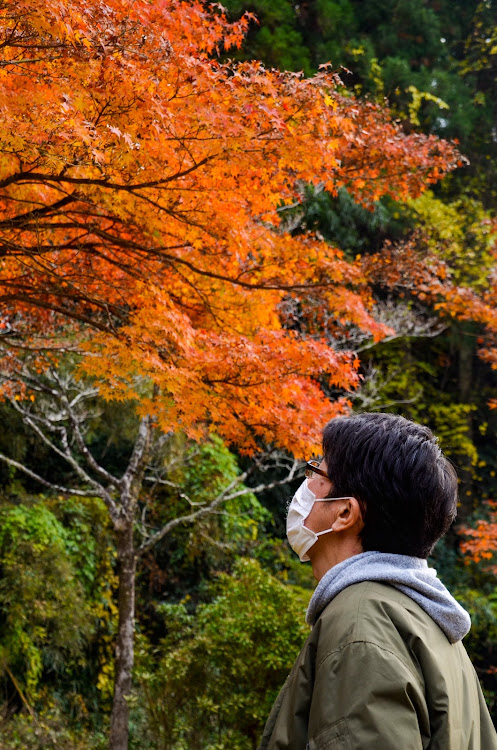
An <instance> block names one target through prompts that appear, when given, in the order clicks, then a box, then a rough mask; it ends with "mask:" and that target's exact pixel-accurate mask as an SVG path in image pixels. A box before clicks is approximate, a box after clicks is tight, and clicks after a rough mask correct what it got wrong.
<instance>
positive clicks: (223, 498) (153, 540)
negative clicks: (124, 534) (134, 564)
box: [137, 460, 302, 556]
mask: <svg viewBox="0 0 497 750" xmlns="http://www.w3.org/2000/svg"><path fill="white" fill-rule="evenodd" d="M301 466H302V463H301V462H300V461H296V460H293V462H292V467H291V469H290V471H289V473H288V475H287V476H286V477H284V478H283V479H280V480H276V481H274V482H268V483H265V484H264V483H261V484H258V485H257V486H256V487H243V488H242V489H240V490H236V491H235V492H232V490H233V489H234V488H235V487H237V486H238V485H240V484H242V483H243V482H244V481H245V479H246V478H247V477H248V476H249V474H250V473H252V471H253V468H252V469H248V470H247V471H244V472H243V473H242V474H240V475H239V476H237V477H235V478H234V479H233V480H232V481H231V482H230V483H229V484H228V485H227V487H225V488H224V490H223V491H222V492H220V493H219V495H218V496H217V497H216V498H215V499H214V500H213V501H212V502H211V503H209V504H208V505H203V506H202V507H201V508H199V509H198V510H195V511H193V512H192V513H188V514H186V515H183V516H178V517H177V518H172V519H171V520H170V521H168V522H167V523H166V524H165V525H164V526H163V527H162V528H161V529H159V530H158V531H156V532H155V534H152V536H150V537H149V538H148V539H147V541H145V542H143V543H142V544H141V545H140V547H139V548H138V550H137V556H139V555H143V554H144V553H145V552H147V551H148V550H149V549H151V548H152V547H153V546H154V545H156V544H157V542H159V541H160V540H161V539H163V538H164V537H165V536H167V534H169V533H170V532H171V531H172V530H173V529H175V528H176V527H177V526H180V525H182V524H187V523H193V522H194V521H197V520H198V519H200V518H202V517H203V516H206V515H209V514H212V513H215V512H217V510H218V508H219V507H220V506H221V505H222V504H223V503H226V502H228V501H229V500H233V499H235V498H236V497H241V496H243V495H249V494H252V493H257V492H263V491H264V490H269V489H272V488H273V487H278V486H281V485H284V484H288V482H291V481H292V480H293V479H295V474H296V472H297V471H298V469H299V468H300V467H301Z"/></svg>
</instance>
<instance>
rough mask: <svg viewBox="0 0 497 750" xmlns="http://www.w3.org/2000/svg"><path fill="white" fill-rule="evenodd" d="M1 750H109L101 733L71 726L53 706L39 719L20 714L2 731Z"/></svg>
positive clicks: (4, 725) (0, 729)
mask: <svg viewBox="0 0 497 750" xmlns="http://www.w3.org/2000/svg"><path fill="white" fill-rule="evenodd" d="M0 747H1V748H2V750H4V748H5V750H7V748H8V750H106V748H107V747H108V743H107V738H106V737H105V736H104V734H103V733H101V732H93V731H92V732H88V731H85V730H82V729H77V728H76V729H75V728H74V727H72V726H70V722H69V721H68V718H67V716H64V714H63V713H62V712H61V710H60V707H58V706H51V707H49V708H45V709H44V710H42V711H41V712H40V713H39V714H38V715H37V716H36V717H32V716H30V715H25V714H19V715H17V716H14V717H13V718H12V719H11V720H10V721H9V722H8V723H4V724H3V725H2V726H1V727H0Z"/></svg>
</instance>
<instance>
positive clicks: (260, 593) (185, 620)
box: [136, 559, 309, 750]
mask: <svg viewBox="0 0 497 750" xmlns="http://www.w3.org/2000/svg"><path fill="white" fill-rule="evenodd" d="M212 593H213V594H214V598H213V599H212V601H211V602H210V603H209V604H206V605H201V606H199V607H198V609H197V611H196V612H195V614H188V613H187V610H186V609H185V607H184V606H183V605H176V606H170V605H169V606H167V605H163V606H162V608H161V612H162V614H163V615H164V616H165V617H166V621H167V623H168V627H169V634H168V636H167V638H166V639H165V640H164V641H163V643H162V644H161V647H160V648H159V649H158V650H157V652H156V653H150V652H149V651H147V649H145V650H144V652H143V653H142V654H141V656H140V658H139V664H138V669H137V671H138V681H139V695H141V696H144V698H145V717H144V724H145V726H144V729H143V731H146V732H147V733H148V734H147V735H146V736H145V737H143V736H142V737H141V738H140V740H139V742H141V743H142V744H141V745H139V743H138V744H137V745H136V746H137V747H138V746H141V747H143V746H144V745H147V743H148V746H153V747H156V748H158V749H159V748H160V749H161V750H166V749H167V750H169V749H170V748H171V750H172V749H173V748H174V750H180V749H181V750H186V749H187V748H188V750H222V749H224V748H226V749H227V748H230V750H235V749H236V750H249V749H250V748H253V747H255V746H256V742H257V738H258V736H259V735H260V732H261V731H262V727H263V724H264V722H265V719H266V718H267V714H268V712H269V709H270V707H271V705H272V702H273V700H274V698H275V696H276V694H277V692H278V690H279V689H280V687H281V685H282V683H283V682H284V679H285V677H286V675H287V673H288V671H289V669H290V667H291V665H292V663H293V660H294V659H295V656H296V655H297V653H298V651H299V650H300V648H301V646H302V644H303V641H304V639H305V637H306V633H307V628H306V626H305V625H304V613H305V606H306V604H307V601H308V599H309V594H308V592H304V591H302V590H301V589H298V588H295V587H290V586H286V585H285V584H283V583H281V582H280V581H278V580H277V579H275V578H274V577H272V576H270V575H269V574H268V573H267V572H266V571H264V570H263V569H262V568H261V567H260V566H259V565H258V564H257V563H256V562H255V561H251V560H248V559H242V560H240V561H239V562H238V563H237V565H236V566H235V569H234V570H233V573H232V575H226V574H223V575H221V576H219V579H218V581H217V582H215V583H214V584H213V586H212Z"/></svg>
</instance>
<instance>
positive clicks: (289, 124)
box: [0, 0, 460, 750]
mask: <svg viewBox="0 0 497 750" xmlns="http://www.w3.org/2000/svg"><path fill="white" fill-rule="evenodd" d="M0 14H1V24H2V31H1V39H0V48H1V59H0V91H1V96H0V108H1V114H2V117H1V123H2V124H1V126H0V210H1V219H0V229H1V237H0V243H1V244H0V253H1V258H2V261H1V266H0V315H1V325H2V326H3V329H2V330H3V332H4V335H3V336H2V337H1V340H0V343H2V346H3V351H4V361H3V370H4V372H5V373H7V374H8V373H10V375H11V378H10V385H9V386H8V387H10V388H11V389H12V388H16V387H17V385H18V384H19V380H18V378H17V376H18V373H19V362H20V361H21V360H22V357H23V354H24V352H25V351H26V350H29V351H30V352H37V353H38V367H42V366H43V363H44V362H46V361H47V360H48V361H49V362H51V363H54V361H56V357H57V355H58V354H60V353H64V352H65V351H68V350H69V351H75V352H77V353H78V355H80V356H81V360H80V362H81V364H80V371H81V372H82V373H84V374H86V375H88V376H90V377H92V378H93V379H94V381H95V382H98V385H99V390H100V393H101V394H102V395H104V396H106V397H109V398H115V399H132V400H135V401H136V404H137V409H138V412H139V414H140V415H141V417H142V423H141V428H140V435H139V440H138V443H137V445H138V448H137V450H138V451H139V453H140V456H141V458H140V461H142V460H143V461H145V459H146V455H147V450H148V445H149V441H150V435H151V430H152V429H162V430H167V431H170V430H173V431H175V430H182V431H184V432H185V433H186V434H187V435H189V436H190V437H193V438H195V439H200V438H201V437H202V436H203V435H204V433H205V430H206V429H207V427H208V428H209V429H211V430H214V431H216V432H217V433H218V434H220V435H221V436H222V437H223V438H224V439H225V440H227V441H228V442H229V443H231V444H235V445H237V446H238V447H239V449H240V450H242V451H245V452H253V451H255V450H257V449H258V448H259V447H260V446H262V445H265V444H268V443H270V444H273V445H276V446H278V447H280V448H283V449H287V450H289V451H290V452H292V453H293V454H295V455H298V456H303V455H305V453H306V452H307V451H309V450H311V449H312V448H313V447H315V446H316V445H317V444H318V443H319V436H320V431H321V427H322V424H323V423H324V422H326V421H327V420H328V419H330V418H332V417H333V416H335V415H337V414H339V413H341V412H342V411H343V410H344V409H345V408H347V402H346V400H345V399H339V400H337V401H330V400H329V399H328V398H327V397H326V395H325V393H324V392H323V390H322V388H321V384H323V383H325V384H330V385H332V386H336V387H338V388H340V389H342V390H343V391H347V390H348V389H350V388H352V387H354V386H355V385H356V384H357V382H358V375H357V360H356V358H355V356H354V355H353V353H350V352H346V351H336V350H335V349H334V348H333V347H332V346H331V345H330V339H329V338H328V339H327V338H326V337H325V336H324V335H323V333H322V331H320V330H319V328H317V329H316V330H315V331H314V332H313V335H304V334H303V332H302V331H299V328H298V326H297V327H294V328H290V327H289V326H286V325H285V319H284V315H283V314H282V309H283V307H284V304H285V302H286V301H287V300H288V299H291V298H294V299H297V300H300V299H303V300H305V297H306V295H307V294H314V295H315V296H316V299H318V300H319V306H320V307H322V308H323V309H326V310H327V316H328V318H331V319H334V321H335V325H337V326H339V327H341V328H342V329H343V330H346V329H347V328H348V327H352V326H353V327H358V328H360V329H362V330H363V331H366V332H368V333H369V334H370V335H371V336H373V337H374V338H375V339H380V338H381V337H382V336H383V335H385V334H386V333H388V328H387V327H386V326H385V325H383V324H381V323H378V322H376V321H375V319H374V315H373V314H372V309H373V307H372V303H373V297H372V291H371V290H372V286H371V285H372V283H373V282H374V280H375V279H374V274H373V273H372V270H371V268H368V266H367V264H365V263H364V261H363V260H362V259H360V258H357V259H355V260H353V259H350V258H347V257H346V256H345V255H344V253H343V252H342V251H340V250H336V249H333V248H332V247H330V246H329V245H327V244H326V243H324V242H323V241H320V240H319V238H318V237H314V236H300V237H291V236H290V235H288V234H287V233H285V232H284V227H283V226H282V223H281V215H280V214H279V213H278V207H281V206H282V205H285V204H290V203H291V202H293V201H296V200H299V191H298V190H297V183H298V182H300V183H302V181H304V182H308V183H315V184H318V183H319V184H322V185H323V186H324V187H325V188H326V189H327V190H329V191H331V192H332V193H336V191H337V190H338V189H339V188H340V187H345V188H346V189H347V190H348V191H349V193H350V194H351V195H352V196H353V198H354V200H356V201H357V202H359V203H363V204H364V205H366V206H368V205H371V204H372V203H373V202H374V201H375V200H377V199H378V198H379V197H381V196H382V195H385V194H387V193H388V194H390V195H392V196H393V197H395V198H403V197H407V196H416V195H418V194H419V193H420V192H422V191H423V189H425V188H426V186H427V185H429V184H430V183H433V182H435V181H437V180H438V179H440V178H441V177H442V176H443V175H444V174H445V173H446V172H447V171H448V170H450V169H453V168H454V167H455V166H457V164H458V163H460V156H459V155H458V152H457V149H456V147H455V146H454V145H453V144H450V143H446V142H443V141H440V140H438V139H437V138H435V137H433V136H425V135H420V134H411V135H405V134H404V133H403V131H402V129H401V128H400V126H399V125H398V124H396V123H394V122H392V121H391V120H390V118H389V115H388V113H387V112H384V111H383V110H381V109H380V108H379V107H377V106H375V105H373V104H371V103H367V102H366V103H364V102H362V103H361V102H359V101H357V100H355V99H354V98H353V97H351V96H350V95H349V94H348V93H347V92H345V91H344V90H343V87H342V85H341V83H340V81H339V79H338V78H337V77H336V76H335V75H334V74H333V73H332V72H331V71H330V69H329V67H328V66H323V67H322V69H321V70H320V72H319V73H318V74H317V75H316V76H314V77H313V78H310V79H304V78H303V77H302V76H301V75H299V74H294V73H282V72H279V71H275V70H266V69H265V68H264V67H263V66H262V65H261V64H259V63H257V62H250V63H243V64H236V65H235V64H232V63H229V62H227V63H221V62H219V61H218V59H217V53H218V52H223V53H227V52H228V51H229V49H230V48H231V47H233V46H238V45H239V44H240V43H241V41H242V38H243V34H244V32H245V30H246V28H247V24H248V21H249V16H245V17H243V18H242V19H241V21H239V22H237V23H234V24H231V23H229V22H228V21H227V19H226V17H225V16H224V14H223V12H222V11H220V10H219V9H218V8H216V7H213V6H212V5H209V4H205V5H203V4H200V3H193V2H192V3H190V2H181V1H179V0H158V1H157V2H153V3H148V2H145V1H144V0H137V1H136V2H124V1H123V0H108V1H107V2H103V1H101V0H67V2H65V3H63V4H62V3H60V2H57V1H56V0H47V2H45V3H44V4H43V5H40V4H39V3H38V2H34V0H20V1H19V2H17V3H15V5H14V4H12V3H6V2H2V3H1V4H0ZM416 262H417V261H416V259H414V261H413V264H412V267H413V268H416ZM429 271H430V272H429V275H430V274H431V275H430V280H431V281H430V283H431V282H433V283H435V282H436V281H437V280H440V278H442V277H443V274H439V273H438V271H437V270H436V269H435V271H433V269H431V270H430V269H429ZM432 271H433V272H432ZM16 378H17V380H16ZM144 384H146V386H144ZM21 395H22V391H21ZM90 460H91V457H90ZM140 467H141V468H140ZM140 467H139V466H135V467H134V468H135V469H136V476H135V478H134V480H133V481H134V484H133V483H132V485H130V487H128V488H127V489H126V491H127V494H126V493H124V494H123V493H122V492H121V493H120V492H119V488H114V490H115V492H116V496H115V498H113V497H110V499H109V504H108V507H109V511H110V513H111V518H112V521H113V523H114V528H115V530H116V534H117V539H118V543H117V548H118V563H119V582H120V605H119V606H120V612H119V636H118V659H117V667H116V693H115V700H114V709H113V716H112V728H111V747H112V748H114V749H115V750H116V749H117V748H125V747H126V746H127V729H126V726H127V703H126V695H128V694H129V690H130V686H131V669H132V665H133V646H132V625H133V614H134V598H133V586H134V570H135V564H136V554H135V548H134V543H133V523H134V517H135V511H136V502H137V493H138V492H139V487H140V482H139V477H140V472H142V469H143V465H140ZM130 488H131V489H132V490H133V491H132V492H131V491H130V492H128V490H130ZM123 498H125V499H123Z"/></svg>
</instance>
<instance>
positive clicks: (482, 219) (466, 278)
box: [409, 191, 497, 291]
mask: <svg viewBox="0 0 497 750" xmlns="http://www.w3.org/2000/svg"><path fill="white" fill-rule="evenodd" d="M409 206H410V208H411V209H412V210H413V211H414V213H415V216H416V220H417V222H416V223H417V225H418V226H419V228H420V229H421V231H422V232H423V235H424V237H425V238H426V243H427V246H428V248H429V249H430V250H431V251H432V252H435V253H436V254H437V255H439V256H440V257H441V258H443V260H445V261H447V263H449V265H450V268H451V271H452V274H453V277H454V280H455V281H456V282H457V283H458V284H460V285H461V286H471V287H473V288H475V289H478V290H481V291H485V290H486V288H487V285H488V275H489V273H490V272H491V270H492V268H493V266H494V264H495V256H494V252H493V245H494V243H495V240H496V239H497V237H496V233H495V228H494V227H492V221H491V216H490V214H489V212H488V211H485V209H484V208H483V206H482V204H481V203H480V202H479V201H476V200H474V199H473V198H470V197H469V196H465V195H463V196H461V197H460V198H459V199H457V200H454V201H451V202H449V203H447V202H443V201H442V200H440V199H439V198H436V197H435V196H434V194H433V193H432V192H431V191H427V192H426V193H424V194H423V195H421V196H420V197H419V198H416V199H415V200H412V201H410V202H409Z"/></svg>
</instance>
